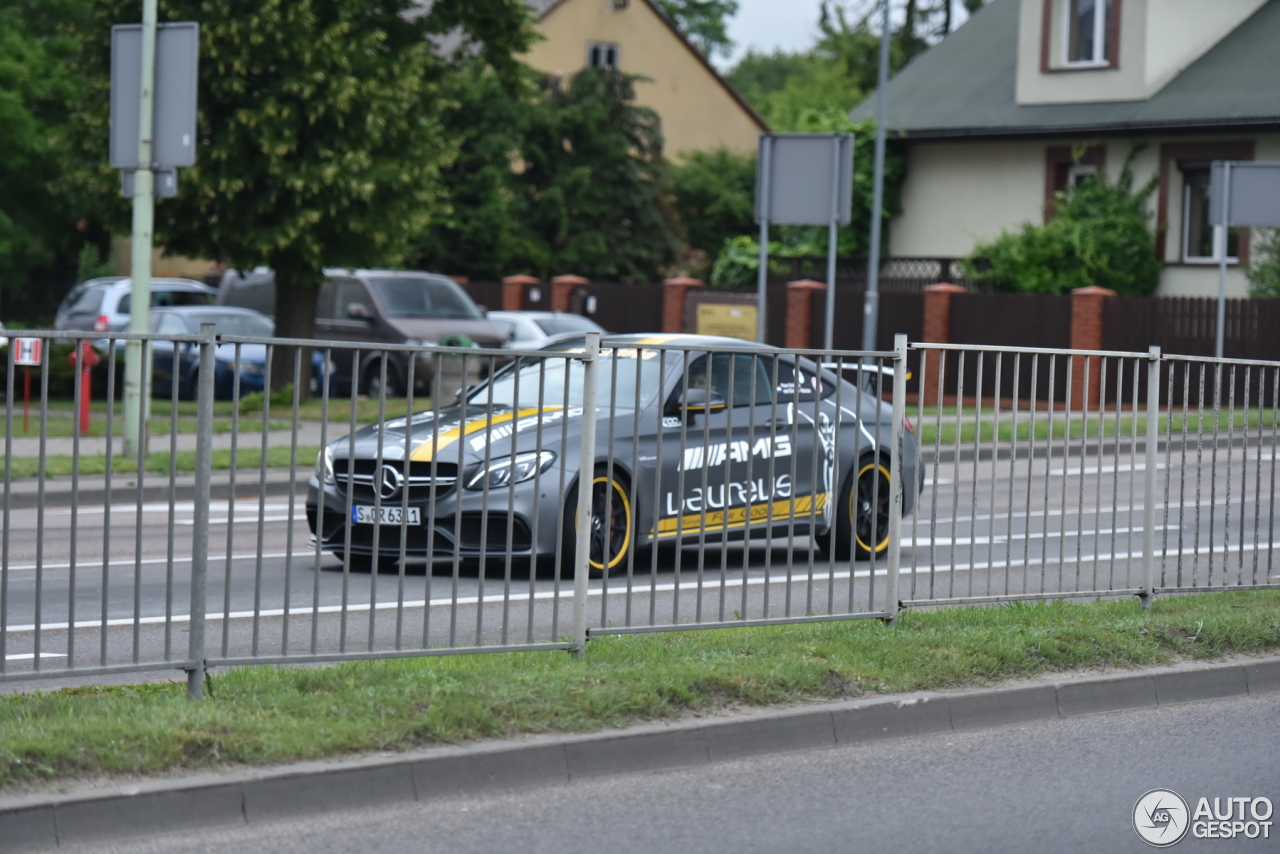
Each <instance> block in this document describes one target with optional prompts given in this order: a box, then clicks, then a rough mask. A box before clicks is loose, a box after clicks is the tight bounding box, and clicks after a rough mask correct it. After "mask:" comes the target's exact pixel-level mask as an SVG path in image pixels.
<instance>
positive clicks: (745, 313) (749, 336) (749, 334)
mask: <svg viewBox="0 0 1280 854" xmlns="http://www.w3.org/2000/svg"><path fill="white" fill-rule="evenodd" d="M757 311H758V310H757V309H756V307H755V306H754V305H726V304H724V303H711V302H704V303H702V304H700V305H699V306H698V334H699V335H723V336H725V337H726V338H742V339H744V340H747V341H754V340H756V320H757V318H758V314H757Z"/></svg>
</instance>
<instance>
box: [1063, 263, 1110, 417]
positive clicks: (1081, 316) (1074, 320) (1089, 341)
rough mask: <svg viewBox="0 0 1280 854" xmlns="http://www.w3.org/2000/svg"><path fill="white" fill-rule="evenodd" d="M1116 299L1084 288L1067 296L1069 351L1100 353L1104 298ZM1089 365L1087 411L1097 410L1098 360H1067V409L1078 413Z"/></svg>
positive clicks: (1093, 289)
mask: <svg viewBox="0 0 1280 854" xmlns="http://www.w3.org/2000/svg"><path fill="white" fill-rule="evenodd" d="M1115 295H1116V292H1115V291H1111V290H1107V289H1106V288H1099V287H1095V286H1093V285H1090V286H1089V287H1087V288H1076V289H1075V290H1073V291H1072V292H1071V349H1072V350H1101V349H1102V307H1103V304H1104V303H1105V302H1106V299H1107V297H1113V296H1115ZM1086 361H1087V362H1088V364H1089V389H1088V398H1087V406H1088V407H1089V408H1090V409H1093V408H1096V407H1097V406H1098V389H1099V388H1100V381H1101V379H1102V375H1101V374H1100V370H1101V367H1102V362H1101V359H1099V358H1098V357H1095V356H1073V357H1072V358H1071V399H1070V405H1071V408H1072V409H1074V410H1076V411H1077V412H1078V411H1080V408H1081V404H1082V403H1083V402H1085V401H1086V398H1085V385H1084V374H1085V362H1086Z"/></svg>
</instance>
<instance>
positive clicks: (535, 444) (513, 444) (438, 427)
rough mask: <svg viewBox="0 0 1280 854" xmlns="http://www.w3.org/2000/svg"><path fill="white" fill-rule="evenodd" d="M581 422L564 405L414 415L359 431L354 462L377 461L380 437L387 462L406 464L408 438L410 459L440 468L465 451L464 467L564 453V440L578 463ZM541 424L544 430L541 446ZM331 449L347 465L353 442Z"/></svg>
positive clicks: (578, 411) (617, 413)
mask: <svg viewBox="0 0 1280 854" xmlns="http://www.w3.org/2000/svg"><path fill="white" fill-rule="evenodd" d="M604 412H605V410H601V414H602V415H603V414H604ZM614 415H615V418H618V420H619V423H627V424H630V423H631V422H632V417H631V415H630V413H629V412H626V413H624V412H623V411H622V410H616V411H615V413H614ZM621 416H625V417H621ZM566 421H567V423H566ZM581 423H582V407H581V406H570V407H568V408H567V409H566V408H565V407H563V406H544V407H542V408H541V409H539V408H537V407H528V408H525V409H519V410H512V409H511V408H510V407H504V406H494V407H493V413H492V417H490V416H489V415H488V413H486V411H485V410H484V409H483V408H478V407H475V406H468V407H467V408H466V411H465V413H464V412H463V410H462V407H459V406H450V407H447V408H445V409H441V410H440V412H439V414H438V416H437V415H436V414H434V413H431V412H422V413H419V414H417V415H415V416H414V417H413V421H412V422H408V421H407V420H406V419H405V418H392V419H389V420H387V421H385V422H384V423H383V424H382V425H381V426H379V425H376V424H375V425H370V426H368V427H365V428H363V429H361V430H358V431H357V432H356V433H355V434H354V439H355V457H356V458H357V459H370V458H374V457H376V456H377V454H378V437H379V435H381V437H382V457H383V459H386V460H400V459H403V458H404V456H405V447H406V441H405V438H406V433H407V434H408V442H407V445H408V448H409V459H410V460H412V461H414V462H431V461H432V460H433V459H435V460H437V461H438V462H441V463H452V464H456V463H457V462H458V456H459V453H460V452H461V454H462V460H463V463H464V465H466V464H470V463H475V462H481V461H483V460H484V459H485V456H486V453H487V454H488V457H489V458H490V459H496V458H498V457H505V456H508V455H509V454H511V453H513V452H514V453H521V452H523V451H530V450H535V449H537V448H539V447H541V449H542V450H553V451H556V452H557V453H560V452H561V450H560V446H561V444H562V441H563V442H568V445H567V447H568V448H569V449H570V453H571V455H572V456H573V457H574V458H575V459H576V457H577V452H578V441H577V440H578V436H579V435H580V433H579V431H580V429H581V428H580V425H581ZM539 425H541V427H542V441H541V443H540V444H539V441H538V426H539ZM329 447H330V448H331V449H332V451H333V456H334V459H335V460H345V459H347V455H348V449H349V448H350V447H351V437H346V438H342V439H339V440H337V441H336V442H333V443H332V444H330V446H329Z"/></svg>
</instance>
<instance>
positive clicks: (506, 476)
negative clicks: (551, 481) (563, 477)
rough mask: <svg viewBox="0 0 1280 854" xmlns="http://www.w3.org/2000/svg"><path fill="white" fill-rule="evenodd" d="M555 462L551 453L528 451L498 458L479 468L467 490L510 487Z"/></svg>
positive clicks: (544, 469)
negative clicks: (486, 487)
mask: <svg viewBox="0 0 1280 854" xmlns="http://www.w3.org/2000/svg"><path fill="white" fill-rule="evenodd" d="M555 461H556V455H555V454H554V453H552V452H551V451H528V452H526V453H523V454H516V455H515V456H514V457H499V458H498V459H496V460H490V461H489V465H488V466H487V467H486V466H481V467H480V469H479V471H477V472H476V473H475V475H474V476H473V477H472V478H471V480H470V481H469V482H468V483H467V489H484V488H485V486H486V485H488V487H489V488H490V489H496V488H500V487H503V486H510V485H511V484H513V483H520V482H521V481H525V480H528V479H529V478H531V477H533V476H534V475H535V474H537V473H538V472H540V471H546V470H547V469H549V468H550V467H551V464H552V463H554V462H555Z"/></svg>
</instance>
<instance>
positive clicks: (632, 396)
mask: <svg viewBox="0 0 1280 854" xmlns="http://www.w3.org/2000/svg"><path fill="white" fill-rule="evenodd" d="M636 356H637V353H636V351H635V350H620V351H619V355H618V358H617V359H616V360H615V359H614V355H613V351H612V350H601V351H600V363H599V364H600V370H599V378H600V382H599V385H598V386H597V391H596V402H597V404H598V405H599V406H602V407H608V406H610V405H612V406H616V407H618V408H620V409H622V408H630V407H632V406H635V403H636V388H637V387H639V389H640V406H641V407H644V406H648V405H649V403H650V402H651V401H652V400H653V398H654V397H655V396H656V395H657V393H658V389H659V386H661V384H662V383H661V379H662V378H661V376H660V375H659V373H658V351H657V350H643V351H640V353H639V359H638V360H637V358H636ZM565 364H566V360H565V359H563V358H548V359H545V360H542V359H537V360H530V359H523V360H521V365H520V369H519V384H520V397H519V399H517V398H516V371H514V370H508V371H505V372H504V373H503V374H502V375H501V376H499V377H498V378H497V379H495V380H494V381H493V403H494V405H495V406H509V407H512V408H513V409H526V408H528V407H531V406H537V405H538V386H539V383H541V385H542V405H543V406H563V405H564V403H565V380H566V376H565ZM544 365H545V368H544V367H543V366H544ZM615 367H616V373H617V383H618V386H617V394H616V397H615V396H614V385H613V383H614V374H615ZM582 380H583V369H582V363H581V362H578V361H570V362H568V383H569V405H570V406H581V405H582V386H583V382H582ZM488 403H489V389H488V387H485V388H481V389H479V390H478V391H477V392H476V393H475V394H473V395H471V397H469V398H468V399H467V405H468V406H487V405H488Z"/></svg>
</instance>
